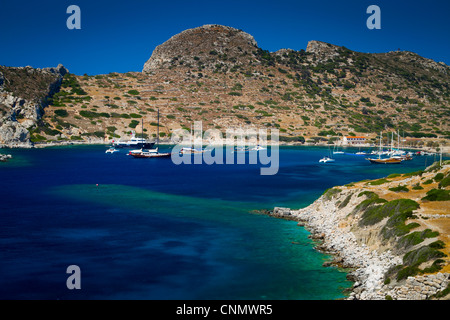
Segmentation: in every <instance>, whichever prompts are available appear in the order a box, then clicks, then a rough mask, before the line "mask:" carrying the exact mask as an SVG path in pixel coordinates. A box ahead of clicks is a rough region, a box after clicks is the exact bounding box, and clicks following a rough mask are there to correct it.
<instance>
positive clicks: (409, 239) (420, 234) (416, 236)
mask: <svg viewBox="0 0 450 320" xmlns="http://www.w3.org/2000/svg"><path fill="white" fill-rule="evenodd" d="M417 226H418V224H417ZM438 235H439V232H437V231H431V230H430V229H426V230H424V231H416V232H411V233H409V234H407V235H406V236H403V237H402V238H401V239H400V240H399V241H398V242H397V248H409V247H412V246H415V245H417V244H419V243H421V242H423V241H424V240H425V239H426V238H434V237H437V236H438Z"/></svg>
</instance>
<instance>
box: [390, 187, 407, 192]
mask: <svg viewBox="0 0 450 320" xmlns="http://www.w3.org/2000/svg"><path fill="white" fill-rule="evenodd" d="M389 190H391V191H394V192H408V191H409V189H408V188H407V187H405V186H397V187H394V188H389Z"/></svg>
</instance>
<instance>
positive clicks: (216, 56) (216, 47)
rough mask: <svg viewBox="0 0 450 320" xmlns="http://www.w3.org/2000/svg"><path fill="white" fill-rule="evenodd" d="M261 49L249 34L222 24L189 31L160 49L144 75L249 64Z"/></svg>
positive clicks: (147, 65)
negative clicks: (174, 68) (168, 70)
mask: <svg viewBox="0 0 450 320" xmlns="http://www.w3.org/2000/svg"><path fill="white" fill-rule="evenodd" d="M255 49H257V43H256V41H255V39H254V38H253V37H252V36H251V35H249V34H248V33H246V32H244V31H242V30H238V29H235V28H231V27H227V26H221V25H204V26H201V27H198V28H193V29H188V30H185V31H183V32H181V33H179V34H177V35H174V36H173V37H171V38H170V39H169V40H167V41H166V42H164V43H163V44H161V45H159V46H157V47H156V48H155V50H154V51H153V53H152V55H151V57H150V59H149V60H148V61H147V62H146V63H145V64H144V68H143V70H142V72H145V73H149V72H152V71H155V70H158V69H161V68H163V69H164V68H170V67H175V66H195V67H197V66H200V67H208V68H215V66H216V65H217V64H223V65H230V66H231V65H235V64H246V63H248V62H249V61H251V59H252V56H253V55H252V52H253V51H254V50H255Z"/></svg>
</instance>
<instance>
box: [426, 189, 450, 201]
mask: <svg viewBox="0 0 450 320" xmlns="http://www.w3.org/2000/svg"><path fill="white" fill-rule="evenodd" d="M422 200H428V201H447V200H450V190H444V189H432V190H430V191H428V192H427V195H426V196H425V197H423V198H422Z"/></svg>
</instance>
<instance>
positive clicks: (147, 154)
mask: <svg viewBox="0 0 450 320" xmlns="http://www.w3.org/2000/svg"><path fill="white" fill-rule="evenodd" d="M157 128H158V129H157V134H156V148H155V149H149V150H144V149H140V150H133V151H130V153H129V155H130V156H132V157H134V158H169V157H170V156H171V153H170V152H164V153H161V152H159V151H158V147H159V109H158V127H157ZM143 130H144V125H143V122H142V131H143Z"/></svg>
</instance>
